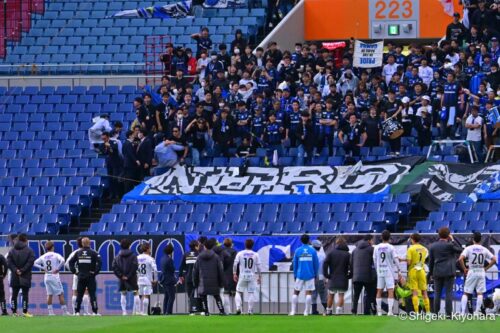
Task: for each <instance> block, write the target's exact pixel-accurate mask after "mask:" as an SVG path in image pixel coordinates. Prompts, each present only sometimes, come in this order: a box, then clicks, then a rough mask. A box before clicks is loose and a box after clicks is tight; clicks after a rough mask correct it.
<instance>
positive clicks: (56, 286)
mask: <svg viewBox="0 0 500 333" xmlns="http://www.w3.org/2000/svg"><path fill="white" fill-rule="evenodd" d="M44 282H45V289H46V290H47V296H59V295H62V294H63V293H64V289H63V286H62V283H61V280H59V279H45V281H44Z"/></svg>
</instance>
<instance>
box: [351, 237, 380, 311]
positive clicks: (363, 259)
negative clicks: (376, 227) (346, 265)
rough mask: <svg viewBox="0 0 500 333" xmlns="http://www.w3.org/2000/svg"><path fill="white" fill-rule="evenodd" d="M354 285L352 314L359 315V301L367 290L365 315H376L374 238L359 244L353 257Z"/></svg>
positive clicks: (366, 238) (366, 239)
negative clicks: (362, 292) (362, 293)
mask: <svg viewBox="0 0 500 333" xmlns="http://www.w3.org/2000/svg"><path fill="white" fill-rule="evenodd" d="M350 266H351V271H352V284H353V289H354V297H353V300H352V313H353V314H357V313H358V301H359V297H360V295H361V291H362V290H363V288H365V293H366V297H365V301H364V314H365V315H369V314H372V315H373V314H375V312H376V307H375V293H376V291H377V290H376V282H377V274H376V272H375V269H374V266H373V236H372V235H366V236H365V237H364V239H363V240H361V241H359V242H358V243H357V246H356V248H355V249H354V251H353V252H352V255H351V265H350Z"/></svg>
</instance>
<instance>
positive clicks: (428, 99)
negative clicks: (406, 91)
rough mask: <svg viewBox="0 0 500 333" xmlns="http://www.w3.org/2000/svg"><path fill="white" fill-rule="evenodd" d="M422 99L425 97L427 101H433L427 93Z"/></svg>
mask: <svg viewBox="0 0 500 333" xmlns="http://www.w3.org/2000/svg"><path fill="white" fill-rule="evenodd" d="M422 99H425V100H426V101H427V102H430V101H431V98H430V97H429V96H427V95H424V96H422Z"/></svg>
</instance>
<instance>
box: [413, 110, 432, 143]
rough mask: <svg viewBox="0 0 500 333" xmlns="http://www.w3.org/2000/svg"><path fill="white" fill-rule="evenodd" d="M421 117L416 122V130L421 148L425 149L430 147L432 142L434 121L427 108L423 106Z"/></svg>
mask: <svg viewBox="0 0 500 333" xmlns="http://www.w3.org/2000/svg"><path fill="white" fill-rule="evenodd" d="M420 108H421V109H422V110H421V116H420V117H417V118H416V120H415V129H416V130H417V133H418V135H417V141H418V145H419V146H420V148H424V147H425V146H430V145H431V142H432V132H431V128H432V120H431V117H430V115H429V112H428V111H427V108H424V107H423V106H422V107H420Z"/></svg>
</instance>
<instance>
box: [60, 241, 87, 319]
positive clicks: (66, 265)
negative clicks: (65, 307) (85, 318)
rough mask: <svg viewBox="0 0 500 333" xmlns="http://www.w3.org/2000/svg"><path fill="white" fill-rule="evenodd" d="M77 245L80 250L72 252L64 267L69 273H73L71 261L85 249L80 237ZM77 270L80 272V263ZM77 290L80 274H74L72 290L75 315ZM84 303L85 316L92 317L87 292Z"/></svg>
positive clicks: (72, 304)
mask: <svg viewBox="0 0 500 333" xmlns="http://www.w3.org/2000/svg"><path fill="white" fill-rule="evenodd" d="M76 244H77V246H78V248H77V249H76V250H75V251H73V252H71V254H70V255H69V257H68V260H66V264H65V265H64V267H65V268H66V270H67V271H71V270H70V267H69V262H70V261H71V259H73V257H74V256H75V254H76V253H77V252H78V250H80V249H81V248H82V247H83V246H82V237H78V238H77V239H76ZM76 269H77V271H78V263H76ZM77 289H78V273H77V274H73V286H72V287H71V290H72V291H73V295H72V296H71V307H72V309H73V314H75V309H76V298H77V296H78V292H77ZM82 303H83V311H84V314H85V315H90V307H89V305H90V299H89V295H88V294H87V291H86V292H85V294H84V295H83V301H82Z"/></svg>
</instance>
